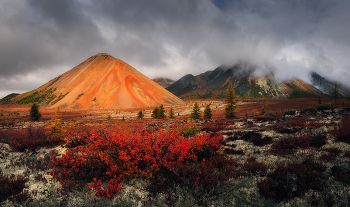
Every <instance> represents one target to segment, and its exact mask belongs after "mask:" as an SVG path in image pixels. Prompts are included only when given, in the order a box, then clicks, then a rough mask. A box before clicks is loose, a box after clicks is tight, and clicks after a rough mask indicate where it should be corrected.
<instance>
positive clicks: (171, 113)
mask: <svg viewBox="0 0 350 207" xmlns="http://www.w3.org/2000/svg"><path fill="white" fill-rule="evenodd" d="M174 115H175V114H174V110H173V107H170V111H169V118H171V119H173V118H174Z"/></svg>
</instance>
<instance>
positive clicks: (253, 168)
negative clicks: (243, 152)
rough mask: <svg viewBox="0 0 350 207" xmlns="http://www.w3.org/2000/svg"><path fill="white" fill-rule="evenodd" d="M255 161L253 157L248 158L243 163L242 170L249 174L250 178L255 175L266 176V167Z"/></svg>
mask: <svg viewBox="0 0 350 207" xmlns="http://www.w3.org/2000/svg"><path fill="white" fill-rule="evenodd" d="M255 159H256V158H255V157H249V158H248V159H247V161H246V162H245V163H244V169H245V170H246V171H248V172H249V173H251V175H252V176H253V175H256V174H258V175H260V176H264V175H266V172H267V169H268V166H267V165H266V164H265V163H263V162H257V161H256V160H255Z"/></svg>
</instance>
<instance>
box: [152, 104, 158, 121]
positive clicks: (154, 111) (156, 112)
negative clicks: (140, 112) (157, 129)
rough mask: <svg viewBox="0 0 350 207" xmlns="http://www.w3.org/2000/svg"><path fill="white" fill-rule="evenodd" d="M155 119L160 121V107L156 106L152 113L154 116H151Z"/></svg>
mask: <svg viewBox="0 0 350 207" xmlns="http://www.w3.org/2000/svg"><path fill="white" fill-rule="evenodd" d="M151 116H152V117H153V118H154V119H158V118H159V108H158V106H156V108H154V110H153V111H152V115H151Z"/></svg>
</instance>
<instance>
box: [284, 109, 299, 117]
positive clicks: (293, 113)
mask: <svg viewBox="0 0 350 207" xmlns="http://www.w3.org/2000/svg"><path fill="white" fill-rule="evenodd" d="M295 112H296V110H287V111H285V112H284V115H292V116H293V115H295Z"/></svg>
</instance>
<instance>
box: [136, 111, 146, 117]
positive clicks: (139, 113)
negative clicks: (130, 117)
mask: <svg viewBox="0 0 350 207" xmlns="http://www.w3.org/2000/svg"><path fill="white" fill-rule="evenodd" d="M144 116H145V115H144V114H143V112H142V110H140V111H139V112H138V113H137V118H138V119H143V117H144Z"/></svg>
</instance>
